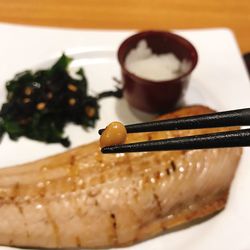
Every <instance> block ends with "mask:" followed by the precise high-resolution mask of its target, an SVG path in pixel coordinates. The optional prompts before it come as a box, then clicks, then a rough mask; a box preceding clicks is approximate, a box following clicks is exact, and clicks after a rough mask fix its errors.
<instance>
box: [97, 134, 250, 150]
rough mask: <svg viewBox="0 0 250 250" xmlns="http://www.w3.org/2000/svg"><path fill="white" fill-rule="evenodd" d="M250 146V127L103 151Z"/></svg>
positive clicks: (112, 147)
mask: <svg viewBox="0 0 250 250" xmlns="http://www.w3.org/2000/svg"><path fill="white" fill-rule="evenodd" d="M245 146H250V129H242V130H235V131H227V132H219V133H211V134H203V135H196V136H186V137H178V138H171V139H166V140H156V141H147V142H138V143H130V144H122V145H115V146H109V147H104V148H102V149H101V151H102V153H125V152H145V151H163V150H190V149H208V148H225V147H245Z"/></svg>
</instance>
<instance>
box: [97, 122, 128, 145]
mask: <svg viewBox="0 0 250 250" xmlns="http://www.w3.org/2000/svg"><path fill="white" fill-rule="evenodd" d="M126 138H127V130H126V128H125V126H124V125H123V124H122V123H120V122H111V123H110V124H109V125H108V126H107V127H106V128H105V130H104V131H103V133H102V135H101V137H100V147H101V148H103V147H107V146H113V145H119V144H123V143H125V141H126Z"/></svg>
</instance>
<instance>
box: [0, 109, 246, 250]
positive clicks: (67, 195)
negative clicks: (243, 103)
mask: <svg viewBox="0 0 250 250" xmlns="http://www.w3.org/2000/svg"><path fill="white" fill-rule="evenodd" d="M209 112H212V110H210V109H209V108H206V107H203V106H194V107H190V108H184V109H181V110H179V111H176V112H174V113H172V114H169V115H164V116H162V117H161V118H174V117H180V116H188V115H198V114H202V113H209ZM228 129H232V128H227V130H228ZM234 129H235V128H234ZM223 130H226V129H225V128H224V129H223V128H220V129H202V130H201V129H199V130H188V131H172V132H154V133H140V134H130V135H129V136H128V142H135V141H143V140H155V139H162V138H169V137H174V136H184V135H193V134H198V133H205V132H217V131H223ZM241 153H242V150H241V149H240V148H227V149H208V150H190V151H172V152H148V153H130V154H116V155H102V154H101V153H100V149H99V143H98V142H94V143H91V144H88V145H84V146H81V147H78V148H75V149H72V150H69V151H67V152H65V153H62V154H59V155H56V156H52V157H49V158H46V159H42V160H39V161H36V162H32V163H28V164H23V165H18V166H15V167H12V168H5V169H1V170H0V245H8V246H23V247H24V246H26V247H43V248H62V247H64V248H66V247H70V248H71V247H84V248H100V247H114V246H124V245H129V244H133V243H135V242H138V241H141V240H144V239H148V238H151V237H153V236H156V235H158V234H160V233H162V232H165V231H167V230H168V229H171V228H173V227H176V226H177V225H181V224H185V223H188V222H190V221H193V220H195V219H198V218H202V217H204V216H207V215H210V214H213V213H215V212H217V211H219V210H221V209H223V208H224V206H225V203H226V200H227V195H228V190H229V187H230V183H231V181H232V179H233V177H234V174H235V171H236V168H237V165H238V162H239V159H240V156H241Z"/></svg>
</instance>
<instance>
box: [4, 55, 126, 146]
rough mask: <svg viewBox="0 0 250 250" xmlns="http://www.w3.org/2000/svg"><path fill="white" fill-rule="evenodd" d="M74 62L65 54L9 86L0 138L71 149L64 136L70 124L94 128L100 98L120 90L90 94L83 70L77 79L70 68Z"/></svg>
mask: <svg viewBox="0 0 250 250" xmlns="http://www.w3.org/2000/svg"><path fill="white" fill-rule="evenodd" d="M71 61H72V59H71V58H70V57H67V56H66V55H62V56H61V57H60V58H59V60H58V61H57V62H56V63H55V64H54V65H53V66H52V67H51V68H48V69H44V70H37V71H35V72H32V71H30V70H27V71H24V72H22V73H19V74H17V75H16V76H15V77H14V79H12V80H10V81H9V82H7V84H6V88H7V92H8V95H7V102H6V103H4V104H3V106H2V109H1V111H0V139H1V138H2V136H3V135H4V134H5V133H7V134H8V135H9V137H10V138H11V139H13V140H17V139H18V138H19V137H21V136H25V137H28V138H30V139H34V140H38V141H43V142H47V143H61V144H62V145H63V146H65V147H68V146H69V145H70V140H69V138H68V137H65V136H64V128H65V126H66V125H67V124H68V123H74V124H77V125H81V126H83V127H84V128H89V127H93V126H94V125H95V123H96V121H97V119H98V118H99V103H98V101H99V99H101V98H104V97H108V96H116V97H121V91H120V90H119V89H117V91H107V92H103V93H100V94H99V95H97V96H93V95H90V94H89V86H88V83H87V79H86V77H85V75H84V71H83V69H82V68H80V69H78V71H77V72H76V74H75V75H74V77H73V76H72V75H71V74H70V73H69V71H68V67H69V64H70V62H71Z"/></svg>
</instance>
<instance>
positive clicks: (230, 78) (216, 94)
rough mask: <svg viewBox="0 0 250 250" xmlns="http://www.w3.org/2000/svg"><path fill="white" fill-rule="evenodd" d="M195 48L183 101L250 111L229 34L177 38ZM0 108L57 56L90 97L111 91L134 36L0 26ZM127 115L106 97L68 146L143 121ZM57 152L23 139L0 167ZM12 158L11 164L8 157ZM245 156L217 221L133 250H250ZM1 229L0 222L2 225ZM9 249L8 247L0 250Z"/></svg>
mask: <svg viewBox="0 0 250 250" xmlns="http://www.w3.org/2000/svg"><path fill="white" fill-rule="evenodd" d="M177 33H179V34H181V35H183V36H184V37H186V38H187V39H189V40H190V41H191V42H192V43H193V44H194V45H195V47H196V48H197V50H198V53H199V63H198V66H197V68H196V69H195V71H194V73H193V75H192V79H191V84H190V86H189V89H188V92H187V95H186V98H185V101H186V103H187V104H194V103H201V104H205V105H209V106H210V107H212V108H215V109H217V110H227V109H234V108H243V107H250V98H249V96H250V85H249V80H248V76H247V73H246V70H245V68H244V65H243V61H242V59H241V55H240V53H239V49H238V47H237V44H236V42H235V39H234V36H233V34H232V33H231V32H230V31H229V30H227V29H210V30H192V31H177ZM0 34H1V41H0V58H1V62H2V64H1V67H0V102H1V103H2V102H3V101H4V99H5V91H4V82H5V81H6V80H7V79H11V78H12V77H13V75H14V74H15V73H17V72H19V71H21V70H24V69H26V68H34V69H36V68H39V67H45V66H49V64H51V60H53V59H55V58H56V57H58V56H59V55H60V54H61V52H62V51H65V52H66V53H67V54H68V55H71V56H72V57H73V58H74V59H75V60H74V62H73V63H72V65H71V67H73V68H74V67H78V66H83V67H84V69H85V72H86V76H87V79H88V82H89V85H90V89H91V92H92V93H93V92H99V91H102V90H105V89H110V88H113V86H114V85H115V83H114V81H113V80H112V77H113V76H115V77H118V78H119V76H120V72H119V66H118V63H117V60H116V50H117V47H118V45H119V44H120V43H121V41H122V40H124V39H125V38H126V37H128V36H129V35H130V34H131V32H129V31H126V32H121V31H86V30H85V31H81V30H60V29H45V28H38V27H33V28H30V27H24V26H14V25H4V24H3V25H0ZM148 118H149V117H146V116H144V114H141V113H138V112H135V111H134V110H131V109H130V108H129V107H128V105H127V104H126V102H125V101H124V100H117V99H115V98H109V99H106V100H103V101H102V102H101V119H100V121H99V122H98V123H97V126H96V129H92V130H91V131H89V132H86V131H83V130H82V129H81V128H80V127H77V126H74V125H71V126H68V128H67V130H66V133H67V134H68V135H69V136H70V139H71V140H72V146H77V145H80V144H83V143H87V142H89V141H92V140H94V139H97V138H98V135H97V129H98V128H100V127H104V126H105V125H106V124H107V123H109V122H110V121H113V120H120V121H122V122H125V123H133V122H137V121H140V120H141V119H148ZM64 150H65V148H63V147H62V146H60V145H45V144H43V143H39V142H34V141H31V140H28V139H24V138H23V139H20V140H19V141H18V142H12V141H10V140H9V139H8V138H7V136H5V138H4V140H3V141H2V143H1V145H0V166H1V167H4V166H9V165H12V164H17V163H22V162H26V161H30V160H34V159H38V158H41V157H44V156H47V155H51V154H54V153H57V152H62V151H64ZM13 152H15V157H13ZM249 162H250V153H249V150H248V149H245V150H244V155H243V158H242V161H241V164H240V166H239V170H238V171H237V174H236V178H235V180H234V182H233V185H232V189H231V193H230V197H229V202H228V205H227V208H226V209H225V210H224V211H223V212H221V213H219V214H218V215H217V216H215V217H214V218H212V219H210V220H208V221H206V222H204V223H201V224H199V225H196V226H193V227H190V228H188V229H185V230H181V231H177V232H174V233H170V234H165V235H163V236H160V237H156V238H154V239H152V240H149V241H146V242H143V243H140V244H137V245H135V246H132V247H130V249H159V250H160V249H171V250H179V249H186V250H188V249H190V250H191V249H192V250H194V249H197V250H198V249H199V250H205V249H227V250H231V249H232V250H244V249H250V238H249V236H248V235H249V234H248V230H249V226H250V215H249V211H250V196H249V190H250V168H249V166H248V163H249ZM0 223H1V222H0ZM0 249H6V247H0Z"/></svg>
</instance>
